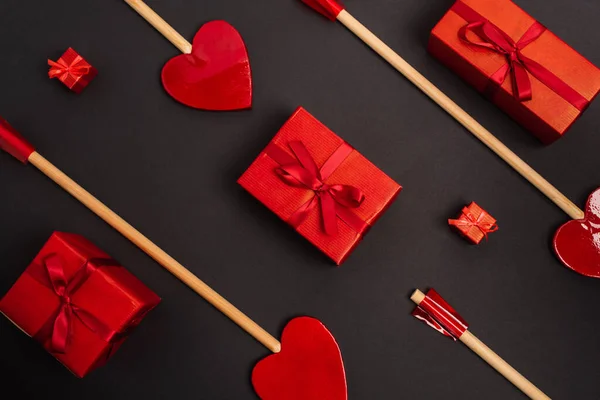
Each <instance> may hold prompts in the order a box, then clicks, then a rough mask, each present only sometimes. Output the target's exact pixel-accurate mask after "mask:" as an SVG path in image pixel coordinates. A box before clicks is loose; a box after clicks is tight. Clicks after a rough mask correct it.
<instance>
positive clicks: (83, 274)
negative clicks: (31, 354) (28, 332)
mask: <svg viewBox="0 0 600 400" xmlns="http://www.w3.org/2000/svg"><path fill="white" fill-rule="evenodd" d="M44 269H45V271H46V272H47V278H49V285H48V286H49V287H50V288H51V289H53V290H54V293H55V294H56V296H58V297H59V299H60V307H59V309H58V310H57V312H56V313H55V314H54V315H55V316H54V317H53V318H51V319H50V320H49V322H48V324H47V325H48V326H47V327H43V328H42V329H41V330H40V332H38V334H37V335H36V337H37V338H38V339H40V340H45V339H47V337H48V336H49V337H50V343H51V344H50V346H51V347H50V349H51V351H53V352H55V353H59V354H64V353H65V352H66V349H67V345H68V343H69V341H70V338H71V335H72V322H73V317H76V318H77V319H79V320H80V321H81V322H82V323H83V324H84V325H85V326H86V327H87V328H88V329H90V330H91V331H92V332H95V333H97V334H99V335H100V336H101V337H102V338H103V339H104V340H106V341H107V342H110V341H111V340H113V338H114V337H116V334H117V332H114V331H112V330H111V329H110V328H108V327H107V326H106V325H104V324H103V323H102V322H101V321H100V320H98V319H97V318H96V317H95V316H94V315H92V314H90V313H89V312H87V311H85V310H84V309H82V308H81V307H79V306H77V305H76V304H74V303H73V301H72V296H73V295H74V294H75V293H76V292H77V290H78V289H79V288H80V287H81V285H83V284H84V283H85V281H87V279H88V278H89V277H90V275H91V273H92V272H94V271H95V270H96V267H94V266H93V265H92V264H91V263H90V261H86V263H85V264H84V265H83V266H82V267H81V268H80V269H79V271H77V273H76V274H75V275H74V276H73V278H72V279H71V280H70V281H68V282H67V279H66V276H65V269H64V266H63V262H62V259H61V258H60V257H59V256H57V255H56V254H52V255H50V256H48V257H46V259H44Z"/></svg>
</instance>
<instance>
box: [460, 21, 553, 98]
mask: <svg viewBox="0 0 600 400" xmlns="http://www.w3.org/2000/svg"><path fill="white" fill-rule="evenodd" d="M469 31H472V32H474V33H475V34H477V36H479V37H480V38H482V39H483V40H485V42H475V41H472V40H471V39H469V38H468V37H467V32H469ZM545 31H546V28H545V27H544V26H543V25H542V24H540V23H538V22H536V23H535V24H533V26H532V27H531V28H530V29H529V30H528V31H527V33H525V35H523V37H522V38H521V39H519V41H518V42H516V43H515V41H514V40H512V38H511V37H510V36H508V35H507V34H506V33H504V32H502V31H501V30H500V29H498V28H496V26H495V25H493V24H492V23H490V22H489V21H487V20H486V21H477V22H473V23H470V24H468V25H466V26H464V27H462V28H461V29H460V31H459V37H460V38H461V40H463V41H465V42H467V43H469V44H472V45H475V46H479V47H484V48H486V49H490V50H492V51H495V52H497V53H500V54H503V55H504V56H506V60H507V63H506V64H505V65H503V66H502V67H501V68H500V69H499V70H498V71H496V72H495V73H494V74H493V75H492V76H491V77H490V79H491V80H492V81H493V82H495V83H496V84H498V86H500V85H502V84H503V83H504V81H505V80H506V78H507V77H508V75H509V74H510V75H511V77H512V83H513V88H514V96H515V98H517V100H519V101H528V100H531V99H532V98H533V93H532V90H531V81H530V79H529V74H528V72H527V71H529V72H531V73H532V75H534V76H539V75H543V74H544V73H545V71H547V70H546V69H545V68H544V67H542V66H541V65H540V64H538V63H537V62H535V61H533V60H532V59H531V58H528V57H525V56H524V55H523V53H522V50H523V49H524V48H525V47H526V46H527V45H529V44H530V43H532V42H533V41H535V40H536V39H537V38H539V37H540V35H541V34H542V33H544V32H545Z"/></svg>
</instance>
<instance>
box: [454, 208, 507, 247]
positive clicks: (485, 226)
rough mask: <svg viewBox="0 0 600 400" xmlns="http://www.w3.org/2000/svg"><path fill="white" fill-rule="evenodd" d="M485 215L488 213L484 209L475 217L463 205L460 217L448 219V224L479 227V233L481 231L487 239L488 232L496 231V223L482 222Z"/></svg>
mask: <svg viewBox="0 0 600 400" xmlns="http://www.w3.org/2000/svg"><path fill="white" fill-rule="evenodd" d="M487 215H488V214H487V213H486V212H485V211H482V212H481V214H479V217H478V218H475V216H474V215H473V213H472V212H471V210H470V209H469V208H468V207H465V208H463V210H462V216H461V219H449V220H448V224H450V225H453V226H457V227H464V226H467V227H469V228H472V227H476V228H477V229H479V230H480V231H481V233H483V236H485V240H487V239H488V234H490V233H493V232H496V231H497V230H498V225H497V224H495V223H494V224H490V223H484V222H483V219H484V218H485V217H486V216H487ZM462 217H464V218H466V219H463V218H462Z"/></svg>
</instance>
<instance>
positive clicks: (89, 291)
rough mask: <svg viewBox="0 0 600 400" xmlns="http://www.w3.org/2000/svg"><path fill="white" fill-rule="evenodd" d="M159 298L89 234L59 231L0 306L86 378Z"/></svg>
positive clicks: (114, 349) (72, 369) (117, 346)
mask: <svg viewBox="0 0 600 400" xmlns="http://www.w3.org/2000/svg"><path fill="white" fill-rule="evenodd" d="M158 303H160V298H159V297H158V296H157V295H156V294H154V293H153V292H152V291H151V290H150V289H148V288H147V287H146V286H144V284H143V283H141V282H140V281H139V280H138V279H137V278H136V277H134V276H133V275H132V274H131V273H129V272H128V271H127V270H126V269H125V268H123V267H122V266H120V265H118V264H117V263H116V262H115V261H114V260H112V259H111V258H110V257H109V256H108V255H107V254H106V253H104V252H103V251H102V250H100V249H98V248H97V247H96V246H94V245H93V244H92V243H90V242H89V241H88V240H86V239H85V238H83V237H81V236H79V235H74V234H69V233H62V232H55V233H54V234H53V235H52V236H51V237H50V239H49V240H48V242H47V243H46V244H45V245H44V247H43V248H42V250H41V251H40V253H39V254H38V255H37V256H36V257H35V259H34V260H33V262H32V263H31V264H30V265H29V267H27V269H26V270H25V272H24V273H23V275H21V277H20V278H19V279H18V280H17V282H16V283H15V284H14V286H13V287H12V288H11V289H10V290H9V292H8V293H7V294H6V295H5V296H4V297H3V298H2V300H0V312H2V314H4V315H5V316H6V317H7V318H8V319H9V320H11V321H12V322H13V323H14V324H15V325H16V326H17V327H19V328H20V329H21V330H22V331H24V332H25V333H26V334H27V335H29V336H31V337H33V338H34V339H35V340H37V341H38V342H40V343H41V344H42V345H43V346H44V348H45V349H46V350H47V351H48V352H50V353H51V354H52V355H53V356H54V357H56V358H57V359H58V360H59V361H60V362H61V363H62V364H64V366H65V367H67V368H68V369H69V370H70V371H71V372H72V373H73V374H75V375H76V376H78V377H80V378H82V377H84V376H85V375H86V374H88V373H89V372H90V371H92V370H93V369H95V368H98V367H100V366H101V365H103V364H104V363H106V361H108V359H109V358H110V357H111V356H112V355H113V354H114V353H115V351H116V350H117V349H118V348H119V347H120V346H121V344H122V343H123V342H124V340H125V339H126V338H127V336H128V335H129V334H130V333H131V331H132V329H133V328H135V327H136V326H137V325H138V324H139V323H140V321H141V320H142V319H143V318H144V317H145V316H146V314H147V313H148V312H149V311H150V310H152V309H153V308H154V307H155V306H156V305H158Z"/></svg>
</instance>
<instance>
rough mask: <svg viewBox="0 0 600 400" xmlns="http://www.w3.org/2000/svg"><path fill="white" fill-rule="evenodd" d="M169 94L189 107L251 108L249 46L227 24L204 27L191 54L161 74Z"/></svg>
mask: <svg viewBox="0 0 600 400" xmlns="http://www.w3.org/2000/svg"><path fill="white" fill-rule="evenodd" d="M162 82H163V86H164V87H165V90H166V91H167V93H169V94H170V95H171V96H172V97H173V98H175V99H176V100H177V101H179V102H181V103H183V104H185V105H188V106H190V107H194V108H199V109H203V110H212V111H229V110H239V109H244V108H250V107H251V106H252V74H251V71H250V60H249V59H248V51H247V49H246V45H245V44H244V41H243V39H242V37H241V35H240V34H239V32H238V31H237V30H236V29H235V28H234V27H233V26H231V25H229V24H228V23H227V22H225V21H211V22H208V23H206V24H204V25H203V26H202V27H201V28H200V30H199V31H198V33H196V36H195V37H194V42H193V46H192V53H191V54H183V55H179V56H176V57H174V58H172V59H171V60H169V61H168V62H167V63H166V64H165V66H164V68H163V70H162Z"/></svg>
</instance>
